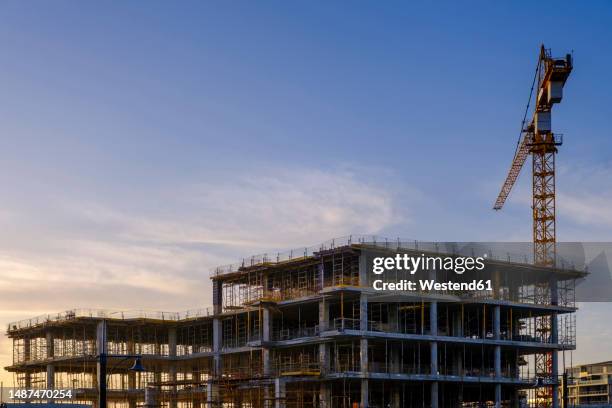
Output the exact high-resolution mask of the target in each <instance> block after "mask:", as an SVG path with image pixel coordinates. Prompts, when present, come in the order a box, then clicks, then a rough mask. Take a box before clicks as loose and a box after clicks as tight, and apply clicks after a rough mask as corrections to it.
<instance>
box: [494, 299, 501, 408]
mask: <svg viewBox="0 0 612 408" xmlns="http://www.w3.org/2000/svg"><path fill="white" fill-rule="evenodd" d="M493 336H494V338H495V340H499V339H500V338H501V308H500V306H499V305H495V306H493ZM494 366H495V379H496V380H497V381H499V380H500V378H501V376H502V372H501V346H499V345H496V346H495V353H494ZM501 398H502V397H501V383H499V382H498V383H496V384H495V408H501Z"/></svg>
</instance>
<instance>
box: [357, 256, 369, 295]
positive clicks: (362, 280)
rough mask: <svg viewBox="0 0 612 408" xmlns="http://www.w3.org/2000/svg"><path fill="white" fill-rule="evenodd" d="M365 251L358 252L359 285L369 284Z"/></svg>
mask: <svg viewBox="0 0 612 408" xmlns="http://www.w3.org/2000/svg"><path fill="white" fill-rule="evenodd" d="M366 253H367V252H365V251H361V253H360V254H359V286H363V287H366V286H369V279H368V278H369V276H368V275H369V273H368V272H369V265H368V261H367V258H366Z"/></svg>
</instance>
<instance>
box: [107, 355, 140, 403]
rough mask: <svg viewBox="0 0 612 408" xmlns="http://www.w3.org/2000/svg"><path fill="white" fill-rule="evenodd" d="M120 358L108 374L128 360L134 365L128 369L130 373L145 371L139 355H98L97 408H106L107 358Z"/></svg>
mask: <svg viewBox="0 0 612 408" xmlns="http://www.w3.org/2000/svg"><path fill="white" fill-rule="evenodd" d="M109 357H111V358H121V360H119V361H118V362H117V364H115V365H114V366H113V367H112V368H111V370H110V372H109V373H108V374H110V373H112V371H113V369H115V368H117V366H118V365H119V364H121V363H122V362H124V361H126V360H129V359H130V358H133V359H134V364H132V366H131V367H130V371H134V372H143V371H145V369H144V367H143V366H142V356H141V355H139V354H107V353H100V354H99V355H98V383H99V387H100V389H99V392H98V408H106V389H107V385H108V384H107V383H106V382H107V380H108V379H107V370H106V365H107V361H108V358H109Z"/></svg>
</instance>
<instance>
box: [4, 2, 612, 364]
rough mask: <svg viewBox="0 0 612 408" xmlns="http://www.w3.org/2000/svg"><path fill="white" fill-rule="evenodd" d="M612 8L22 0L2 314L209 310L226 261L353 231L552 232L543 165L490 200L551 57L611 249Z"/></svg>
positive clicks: (13, 37) (569, 198)
mask: <svg viewBox="0 0 612 408" xmlns="http://www.w3.org/2000/svg"><path fill="white" fill-rule="evenodd" d="M611 17H612V5H611V4H610V3H608V2H604V1H591V2H588V3H581V2H561V3H560V2H539V3H537V4H533V3H532V2H507V3H500V2H470V3H469V5H466V3H461V4H459V3H455V2H436V3H433V2H430V3H418V4H406V3H404V2H386V3H385V4H377V3H374V2H351V3H348V2H344V3H342V2H293V3H290V2H280V1H265V2H259V3H255V2H246V1H244V2H239V1H235V2H195V1H193V2H190V1H184V2H181V3H170V2H146V3H143V2H135V1H132V2H98V3H96V2H76V1H58V2H42V1H39V2H29V3H25V2H18V1H7V2H3V3H2V4H1V5H0V40H1V41H2V47H1V49H2V52H1V53H0V73H1V75H0V89H1V90H2V91H1V93H0V95H1V97H0V189H1V191H2V204H1V205H0V299H1V300H0V322H3V323H4V322H7V321H10V320H15V319H19V318H23V317H28V316H30V315H33V314H40V313H45V312H50V311H57V310H65V309H67V308H71V307H77V306H79V307H114V308H152V309H169V310H180V309H184V308H196V307H201V306H205V305H206V304H208V303H209V301H210V300H209V298H208V288H209V285H208V279H207V273H208V270H209V268H210V267H212V266H214V265H217V264H220V263H226V262H229V261H231V260H233V259H234V258H237V257H241V256H244V255H248V254H250V253H254V252H255V253H257V252H263V251H267V250H274V249H277V248H281V249H283V248H289V247H294V246H303V245H311V244H315V243H317V242H320V241H323V240H326V239H328V238H331V237H334V236H342V235H347V234H351V233H377V234H380V235H386V236H391V237H393V236H401V237H406V238H415V239H424V240H430V239H431V240H433V239H435V240H446V241H450V240H462V241H467V240H481V241H486V240H520V241H527V240H530V239H531V222H530V209H529V189H530V180H529V178H528V173H527V172H524V174H523V176H522V177H521V179H520V180H519V185H518V188H517V190H516V191H514V193H513V194H512V195H511V197H510V199H509V201H508V203H507V206H506V208H504V210H503V211H502V212H500V213H495V212H493V211H492V210H491V206H492V203H493V201H494V199H495V197H496V195H497V192H498V190H499V187H500V185H501V183H502V181H503V179H504V177H505V174H506V171H507V169H508V167H509V164H510V160H511V156H512V153H513V151H514V146H515V143H516V139H517V136H518V131H519V126H520V120H521V119H522V114H523V110H524V107H525V103H526V99H527V96H528V92H529V86H530V84H531V79H532V75H533V70H534V68H535V63H536V59H537V55H538V48H539V45H540V43H542V42H544V44H546V46H547V47H551V48H552V50H553V54H555V55H559V56H563V55H564V54H565V53H566V52H570V51H572V50H573V52H574V59H575V70H574V72H573V73H572V76H571V77H570V79H569V81H568V83H567V86H566V89H565V99H564V100H563V103H562V104H561V105H559V106H557V107H555V111H554V113H553V128H554V129H555V130H556V131H557V132H559V133H563V134H564V135H565V138H564V141H565V144H564V145H563V146H562V148H561V152H560V154H559V156H558V168H559V177H558V191H559V204H558V214H559V222H558V236H559V238H560V239H561V240H565V241H572V240H592V241H597V240H600V241H610V240H612V237H611V236H610V232H609V231H610V230H611V227H612V210H610V208H612V206H611V205H610V203H611V202H612V185H611V183H610V180H611V179H612V162H611V152H612V138H611V137H610V132H609V127H608V126H609V116H610V115H609V112H610V108H609V106H610V103H609V95H610V94H612V84H611V83H610V81H609V80H608V79H607V77H608V73H609V70H610V66H612V52H611V51H612V50H611V45H610V40H611V39H612V28H611V26H610V21H612V20H611ZM169 281H171V282H173V285H168V284H167V282H169ZM126 288H127V289H126ZM134 289H135V290H136V292H134ZM24 291H27V293H30V294H31V296H30V297H29V299H30V300H29V301H28V302H24V300H23V296H22V295H23V293H24ZM108 293H113V294H114V295H115V296H114V297H113V298H110V297H109V296H108ZM134 293H137V295H134ZM202 293H205V294H206V295H204V296H203V295H202ZM32 299H36V300H32ZM588 307H592V306H588ZM606 312H609V305H604V306H601V307H599V309H597V310H593V311H592V312H589V313H590V314H588V316H585V317H584V319H583V321H586V322H587V323H585V326H580V322H579V330H582V333H585V336H584V340H583V339H582V338H580V337H579V342H580V341H581V340H583V342H584V344H586V345H587V346H588V345H590V344H593V345H595V344H596V339H595V338H588V336H586V333H587V332H588V331H589V330H591V329H592V326H591V324H594V323H588V321H589V319H591V320H593V321H594V318H595V317H596V316H600V315H603V314H604V313H606ZM582 314H584V313H582ZM579 317H580V315H579ZM609 334H610V335H612V333H609ZM579 335H580V332H579ZM589 342H590V343H589ZM586 348H587V347H585V349H586ZM7 353H8V348H7V344H6V341H4V340H0V363H3V365H4V363H5V362H6V361H7V359H8V355H7ZM579 353H580V351H579ZM583 358H584V360H588V359H590V358H597V357H593V356H592V355H589V354H588V353H586V352H584V353H583ZM605 358H607V359H610V358H612V349H610V350H608V354H607V355H606V356H605ZM602 359H603V356H602Z"/></svg>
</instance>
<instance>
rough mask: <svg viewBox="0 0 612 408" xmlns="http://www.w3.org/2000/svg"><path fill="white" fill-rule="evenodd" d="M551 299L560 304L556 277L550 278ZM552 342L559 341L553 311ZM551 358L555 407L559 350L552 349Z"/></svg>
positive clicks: (557, 403)
mask: <svg viewBox="0 0 612 408" xmlns="http://www.w3.org/2000/svg"><path fill="white" fill-rule="evenodd" d="M550 298H551V299H550V301H551V304H553V305H558V304H559V293H558V284H557V280H556V279H555V278H551V280H550ZM550 342H551V343H552V344H557V343H559V322H558V320H557V313H552V314H551V316H550ZM551 354H552V356H551V357H552V358H551V363H552V364H551V365H552V367H551V370H552V372H551V375H552V380H553V382H554V385H553V386H552V399H553V408H558V407H559V386H558V384H557V375H558V371H559V354H558V353H557V351H552V352H551Z"/></svg>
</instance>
